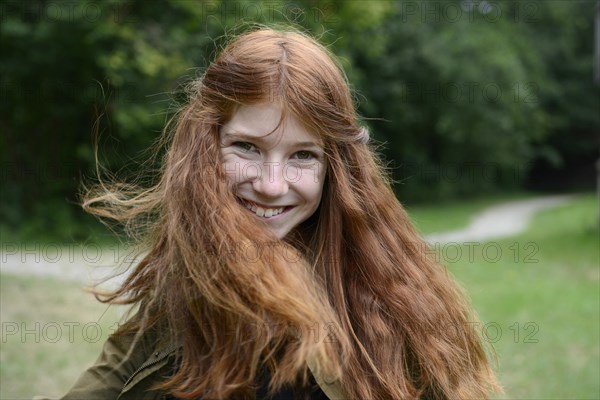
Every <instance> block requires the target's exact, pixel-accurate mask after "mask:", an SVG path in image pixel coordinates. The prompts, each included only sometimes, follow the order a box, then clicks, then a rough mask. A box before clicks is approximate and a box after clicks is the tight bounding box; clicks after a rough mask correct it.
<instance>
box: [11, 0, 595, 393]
mask: <svg viewBox="0 0 600 400" xmlns="http://www.w3.org/2000/svg"><path fill="white" fill-rule="evenodd" d="M0 15H1V16H0V24H1V27H0V34H1V37H0V46H1V54H2V57H1V61H0V72H1V76H0V97H1V99H0V130H1V133H0V149H1V152H0V154H1V156H0V157H1V158H0V174H1V178H0V182H1V193H0V196H1V201H0V235H1V241H2V243H1V253H0V256H1V257H2V260H1V261H2V274H1V279H2V286H1V289H2V303H1V310H2V315H1V318H2V341H1V343H0V345H1V346H2V347H1V351H0V361H1V363H0V397H1V398H3V399H4V398H29V397H31V396H33V395H35V394H42V393H44V394H46V395H54V396H58V395H60V394H61V393H63V392H64V391H66V390H67V389H68V387H69V386H70V385H71V384H72V382H73V380H74V379H75V377H76V376H77V375H78V373H79V372H80V371H81V370H82V369H83V368H84V367H85V366H86V365H87V364H89V363H91V362H92V361H93V360H94V359H95V357H96V355H97V353H98V351H99V348H100V346H101V344H102V342H103V339H105V338H106V336H107V335H108V334H109V333H110V332H111V329H113V330H114V324H115V323H116V321H117V320H118V318H119V316H120V315H121V310H119V309H118V308H115V307H111V308H107V307H106V306H103V305H100V304H98V303H96V302H95V301H94V299H93V297H92V296H90V295H88V294H85V293H84V292H83V290H82V287H83V286H84V284H89V282H90V280H91V279H92V278H94V277H95V276H94V273H93V272H91V271H92V269H93V270H94V271H96V270H98V269H101V268H103V269H104V271H106V270H110V268H111V267H112V265H113V264H115V262H116V261H119V260H121V261H122V260H123V258H127V257H128V256H129V255H131V253H132V252H131V251H128V250H126V248H125V247H123V245H122V243H121V242H118V241H117V240H115V239H113V238H112V236H111V234H110V232H108V230H106V229H105V228H104V227H103V226H102V225H101V224H100V223H98V222H97V221H96V220H95V219H93V218H91V217H89V216H86V215H85V213H83V211H82V210H81V208H80V207H79V206H78V193H79V192H80V190H81V185H82V182H90V180H91V181H93V177H94V175H95V159H94V151H93V138H94V137H95V135H96V134H97V133H99V134H100V140H99V143H98V145H99V156H100V161H101V163H102V165H103V167H104V168H106V170H108V171H110V172H111V173H112V174H114V175H115V176H116V177H118V178H122V179H129V178H131V177H133V176H135V171H137V170H138V169H139V168H140V166H141V165H142V164H143V163H145V164H144V165H145V166H146V167H148V166H149V167H152V166H156V164H151V163H152V161H150V163H149V162H148V157H149V153H148V152H147V151H146V150H147V149H148V147H149V146H151V145H152V144H153V143H154V142H155V141H156V139H157V138H158V136H159V134H160V132H161V130H162V129H163V127H164V125H165V123H166V121H167V120H168V119H169V117H170V116H172V115H173V113H174V111H175V110H176V104H177V101H179V100H181V99H182V98H183V95H182V89H183V88H184V86H185V85H186V84H187V83H189V82H190V81H191V80H193V79H194V78H197V77H199V76H200V75H201V74H202V71H203V68H204V67H205V66H206V65H207V64H208V63H209V62H210V61H211V60H212V59H213V58H214V56H215V53H216V51H217V49H219V48H220V46H222V45H224V43H226V42H227V40H228V38H231V37H232V36H233V35H235V34H237V33H240V32H243V31H244V30H245V29H248V28H249V27H250V26H252V25H251V24H252V23H261V24H268V25H271V24H277V23H283V24H293V25H294V26H296V27H299V28H301V29H304V30H306V31H307V32H309V33H311V34H312V35H314V36H316V37H317V38H318V39H319V40H320V41H321V42H322V43H324V44H326V45H327V46H328V47H329V48H330V49H331V50H332V51H333V52H334V53H335V54H336V55H337V56H338V57H339V59H340V62H341V64H342V65H343V67H344V69H345V71H346V73H347V75H348V79H349V81H350V82H351V84H352V89H353V91H354V95H355V99H356V102H357V105H358V107H359V110H360V114H361V116H362V117H363V122H364V123H365V124H366V125H368V126H369V127H370V129H371V133H372V136H373V137H374V139H375V141H376V142H378V143H380V144H381V146H380V152H381V154H382V155H383V157H384V159H385V160H386V161H387V162H388V166H389V169H390V173H391V174H392V177H393V179H394V181H395V191H396V193H397V195H398V198H399V199H400V200H401V201H402V203H403V204H405V206H406V207H407V209H408V210H409V212H410V213H411V216H412V217H413V219H414V221H415V223H416V225H417V227H418V228H419V229H420V230H421V231H422V232H423V233H424V234H425V235H433V234H438V233H440V232H442V233H443V232H448V231H451V232H452V231H460V230H461V229H463V228H465V227H468V226H469V224H470V223H472V222H473V221H474V218H477V216H478V215H480V214H481V213H482V212H485V211H486V210H487V211H489V210H490V207H492V208H491V210H496V212H500V213H497V214H495V215H496V219H495V220H492V222H490V223H489V224H487V225H488V229H489V230H491V231H492V235H491V236H490V235H488V236H485V237H483V236H481V237H478V236H468V240H470V241H471V242H472V243H475V244H476V245H468V243H467V244H465V242H466V241H467V240H466V238H467V236H465V237H461V236H460V235H459V236H457V239H456V240H454V241H451V242H448V241H446V242H444V241H443V240H437V239H436V240H433V239H432V243H436V245H435V246H434V247H435V250H436V251H437V253H438V255H439V257H440V261H441V262H443V263H444V264H445V265H447V266H448V268H449V270H450V271H451V272H452V273H453V274H455V275H456V276H457V279H459V281H461V283H462V284H463V286H464V287H465V289H466V291H467V292H468V293H469V295H470V296H471V298H472V301H473V304H474V306H475V308H476V309H477V311H478V312H479V314H480V317H481V319H482V321H483V323H484V325H482V326H481V330H482V331H481V333H482V335H483V336H484V337H485V338H487V341H488V342H489V343H490V344H492V345H493V346H494V348H495V352H496V354H497V358H498V366H497V370H498V372H499V375H500V378H501V380H502V382H503V383H504V384H505V386H506V394H505V395H502V396H501V397H502V398H519V399H521V398H578V399H581V398H590V399H592V398H600V378H599V376H600V365H599V364H600V350H599V345H598V343H599V342H600V321H599V317H598V315H599V313H600V307H599V302H600V291H599V249H598V244H599V238H598V221H599V216H598V203H597V197H596V194H595V191H596V190H597V189H596V185H597V182H598V178H597V176H598V175H597V168H600V164H598V165H599V166H598V167H596V163H597V160H598V157H599V147H600V112H599V110H600V66H599V61H598V60H599V57H600V56H599V52H600V51H599V47H600V28H599V27H600V6H599V2H598V1H558V0H548V1H485V0H482V1H478V0H477V1H476V0H462V1H425V0H423V1H400V0H397V1H382V0H372V1H371V0H370V1H354V0H353V1H336V0H296V1H283V0H265V1H250V0H248V1H245V0H239V1H201V0H182V1H174V0H170V1H160V2H159V1H111V0H97V1H81V2H73V1H64V2H63V1H2V3H1V5H0ZM595 24H596V28H595ZM595 29H596V30H595ZM595 38H596V39H595ZM556 195H561V196H559V197H556ZM548 196H552V197H548ZM540 199H542V200H543V199H552V201H554V200H556V203H552V202H551V204H550V203H544V204H545V205H544V206H540V207H537V206H538V205H539V204H541V203H532V202H535V201H537V200H540ZM524 204H528V205H532V207H533V208H532V209H531V210H530V211H531V212H529V211H528V212H527V213H525V214H522V213H520V212H521V211H522V210H523V209H522V208H521V209H519V208H518V207H519V206H523V205H524ZM533 204H536V206H533ZM502 205H508V206H510V205H513V206H514V207H517V208H514V207H513V208H508V213H506V210H507V209H504V211H505V214H501V211H502V208H501V206H502ZM494 207H495V208H494ZM536 207H537V208H536ZM541 208H544V210H543V211H539V210H541ZM518 210H521V211H518ZM534 211H539V212H535V213H534ZM534 214H535V215H534ZM511 215H512V216H513V217H516V218H517V219H519V220H520V221H517V222H524V221H525V220H527V221H528V222H529V223H527V224H524V226H523V229H521V230H516V231H514V232H512V233H510V234H505V235H503V236H502V235H497V236H494V235H493V233H494V232H493V231H494V226H495V225H500V224H501V223H502V222H503V221H506V220H507V219H510V218H511ZM530 218H531V220H530V221H529V219H530ZM493 221H495V222H493ZM480 222H481V221H480ZM484 225H485V224H484ZM489 226H491V228H489ZM430 237H434V236H430ZM461 238H462V239H461ZM492 240H493V241H492ZM471 242H469V243H471ZM113 260H114V261H115V262H113ZM83 264H85V265H86V266H87V267H90V266H91V267H93V268H87V269H85V268H84V267H83ZM49 271H53V272H49ZM96 278H97V277H96ZM34 382H35V383H34ZM32 383H33V384H32Z"/></svg>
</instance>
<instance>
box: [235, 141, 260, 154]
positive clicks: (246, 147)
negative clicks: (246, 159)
mask: <svg viewBox="0 0 600 400" xmlns="http://www.w3.org/2000/svg"><path fill="white" fill-rule="evenodd" d="M231 146H233V147H237V148H238V149H240V150H241V151H243V152H244V153H249V152H251V151H252V150H254V149H255V147H254V145H253V144H252V143H248V142H233V143H231Z"/></svg>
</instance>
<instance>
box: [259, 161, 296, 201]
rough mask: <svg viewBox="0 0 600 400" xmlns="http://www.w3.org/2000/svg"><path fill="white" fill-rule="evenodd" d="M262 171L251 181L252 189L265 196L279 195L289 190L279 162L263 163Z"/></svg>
mask: <svg viewBox="0 0 600 400" xmlns="http://www.w3.org/2000/svg"><path fill="white" fill-rule="evenodd" d="M261 172H262V173H261V174H260V176H258V177H257V178H256V179H254V181H253V182H252V186H253V188H254V190H256V191H257V192H258V193H260V194H262V195H263V196H265V197H279V196H283V195H284V194H286V193H287V192H288V190H289V185H288V181H287V179H286V178H285V176H284V170H283V166H282V164H281V163H270V162H266V163H264V166H263V168H262V171H261Z"/></svg>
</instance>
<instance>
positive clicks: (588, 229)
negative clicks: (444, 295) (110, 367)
mask: <svg viewBox="0 0 600 400" xmlns="http://www.w3.org/2000/svg"><path fill="white" fill-rule="evenodd" d="M498 201H499V199H498V198H493V199H488V200H478V201H475V202H466V201H465V202H462V203H460V204H459V203H453V204H450V205H444V206H437V207H433V206H431V207H424V208H415V209H411V210H409V211H410V212H411V213H412V215H414V216H415V218H417V219H418V220H420V221H421V225H420V227H423V226H425V228H422V230H423V231H428V229H426V228H427V226H432V227H433V228H435V230H436V231H437V230H438V228H437V227H440V226H451V225H452V224H454V225H455V227H456V228H459V227H461V226H463V225H464V224H465V223H464V221H468V220H469V219H470V218H471V216H472V214H473V213H475V212H476V211H478V210H481V209H482V208H484V207H485V206H486V205H489V204H494V203H498ZM597 210H598V208H597V200H596V198H595V196H594V195H582V196H579V197H577V198H576V199H575V200H573V201H571V202H570V203H568V204H566V205H564V206H561V207H558V208H554V209H549V210H546V211H543V212H541V213H540V214H538V215H537V216H536V217H535V218H534V220H533V222H532V224H531V226H530V228H529V229H528V230H527V231H526V232H524V233H523V234H521V235H519V236H516V237H513V238H509V239H504V240H501V241H497V242H488V243H480V244H478V245H476V246H472V247H471V248H470V250H471V251H469V248H467V247H465V246H457V245H452V244H451V245H447V246H445V247H444V246H442V247H439V248H438V250H439V257H440V261H442V262H444V263H445V264H447V265H448V268H449V270H450V271H451V272H452V273H453V274H454V275H455V276H456V277H457V279H458V280H459V281H460V282H461V284H462V285H463V286H464V287H465V288H466V290H467V292H468V293H469V295H470V297H471V299H472V302H473V304H474V306H475V308H476V310H477V311H478V313H479V316H480V318H481V320H482V321H483V323H486V324H488V325H487V327H488V329H487V333H488V335H489V336H490V337H489V340H488V341H490V342H493V345H494V347H495V350H496V352H497V355H498V375H499V378H500V380H501V382H502V383H503V385H504V386H505V389H506V394H505V395H503V396H499V398H511V399H559V398H560V399H597V398H600V383H599V382H600V378H599V376H600V345H599V343H600V321H599V315H600V298H599V291H600V279H599V265H600V259H599V257H600V255H599V250H598V243H599V231H598V211H597ZM454 214H456V215H454ZM426 220H429V221H431V223H429V222H427V223H426V224H429V225H423V221H426ZM449 221H453V222H452V224H450V222H449ZM434 222H436V225H435V226H433V225H434ZM437 222H439V224H437ZM450 229H454V227H452V228H450ZM439 230H445V229H442V228H439ZM498 250H499V253H498V254H497V251H498ZM457 251H460V252H461V253H460V255H459V256H457V253H456V252H457ZM450 261H452V262H450ZM0 289H1V292H0V293H1V303H0V307H1V315H0V316H1V319H2V334H3V337H2V343H1V348H0V398H2V399H17V398H18V399H21V398H31V397H32V396H33V395H36V394H44V395H48V396H60V395H61V394H63V393H64V392H65V391H66V390H67V389H68V388H69V387H70V385H71V384H72V383H73V381H74V380H75V379H76V377H77V376H78V375H79V374H80V373H81V372H82V371H83V369H84V368H85V367H86V366H88V365H90V364H91V363H92V362H93V361H94V360H95V358H96V357H97V355H98V353H99V351H100V348H101V345H102V342H103V341H104V339H105V338H106V336H107V335H108V333H109V332H110V331H111V327H114V323H115V322H116V321H117V320H118V318H119V316H120V313H121V311H122V310H116V309H114V308H112V309H109V310H108V311H107V312H106V313H105V314H103V313H104V311H106V306H105V305H102V304H99V303H97V302H96V301H95V299H94V298H93V297H92V296H91V295H89V294H86V293H84V292H83V291H82V290H81V288H80V287H79V286H78V285H77V284H74V283H64V282H59V281H56V280H52V279H48V278H43V279H41V278H33V277H15V276H9V275H2V276H1V280H0ZM98 321H99V322H98ZM69 322H71V323H74V324H78V325H76V326H75V328H74V333H73V335H72V336H73V342H72V343H71V342H70V341H69V339H70V338H69V335H68V331H67V327H66V325H65V324H66V323H69ZM96 322H98V323H99V324H100V326H101V328H102V330H103V335H102V337H101V338H99V340H98V341H97V342H95V343H90V341H89V340H87V341H86V340H85V338H84V335H83V325H84V324H86V323H96ZM22 323H25V325H24V327H25V328H27V329H30V330H34V331H36V330H37V331H38V332H39V336H40V340H39V343H37V342H36V341H35V335H34V334H33V333H29V334H27V335H26V336H25V337H24V338H22V337H21V333H22V325H21V324H22ZM36 323H39V324H40V328H38V329H36V325H35V324H36ZM52 323H55V324H58V325H60V326H61V327H62V333H63V336H62V337H61V338H60V340H58V341H56V342H55V343H52V342H51V341H49V340H45V339H53V337H54V336H55V334H54V332H55V331H52V330H51V328H52V326H54V325H52ZM14 324H17V326H18V329H19V331H18V333H17V334H9V331H8V329H12V328H15V325H14ZM44 327H47V328H46V329H47V330H46V332H45V333H44ZM482 328H483V327H482V326H480V327H479V329H480V330H482V331H484V332H485V329H482ZM497 328H500V329H501V332H500V331H497ZM90 333H92V332H90Z"/></svg>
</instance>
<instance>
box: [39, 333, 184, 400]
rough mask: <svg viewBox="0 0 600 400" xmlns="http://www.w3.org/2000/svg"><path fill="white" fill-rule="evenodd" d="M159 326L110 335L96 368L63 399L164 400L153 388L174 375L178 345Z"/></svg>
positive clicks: (86, 372)
mask: <svg viewBox="0 0 600 400" xmlns="http://www.w3.org/2000/svg"><path fill="white" fill-rule="evenodd" d="M157 327H158V326H157ZM157 327H154V328H152V329H148V330H145V331H143V332H142V333H140V334H137V333H136V332H135V331H133V332H132V331H117V332H116V333H115V334H113V335H112V336H110V337H109V338H108V340H107V341H106V342H105V343H104V346H103V348H102V352H101V354H100V356H99V357H98V359H97V360H96V362H95V363H94V365H92V366H91V367H90V368H88V369H87V370H86V371H85V372H84V373H83V374H81V376H80V377H79V378H78V380H77V381H76V382H75V384H74V386H73V387H72V388H71V390H70V391H69V392H68V393H67V394H66V395H64V396H63V397H62V399H64V400H76V399H86V400H88V399H89V400H93V399H98V400H99V399H108V398H112V399H119V400H129V399H139V398H144V399H162V398H164V393H162V392H160V391H157V390H154V389H153V387H154V386H156V385H157V384H159V383H160V382H161V381H163V380H164V379H165V378H166V377H167V376H168V375H170V374H172V373H173V372H174V370H175V365H176V364H175V360H176V353H177V349H178V346H177V345H175V344H174V343H173V342H172V341H171V340H170V339H169V336H170V335H168V331H163V332H160V331H159V329H158V328H157ZM38 399H40V398H38Z"/></svg>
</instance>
